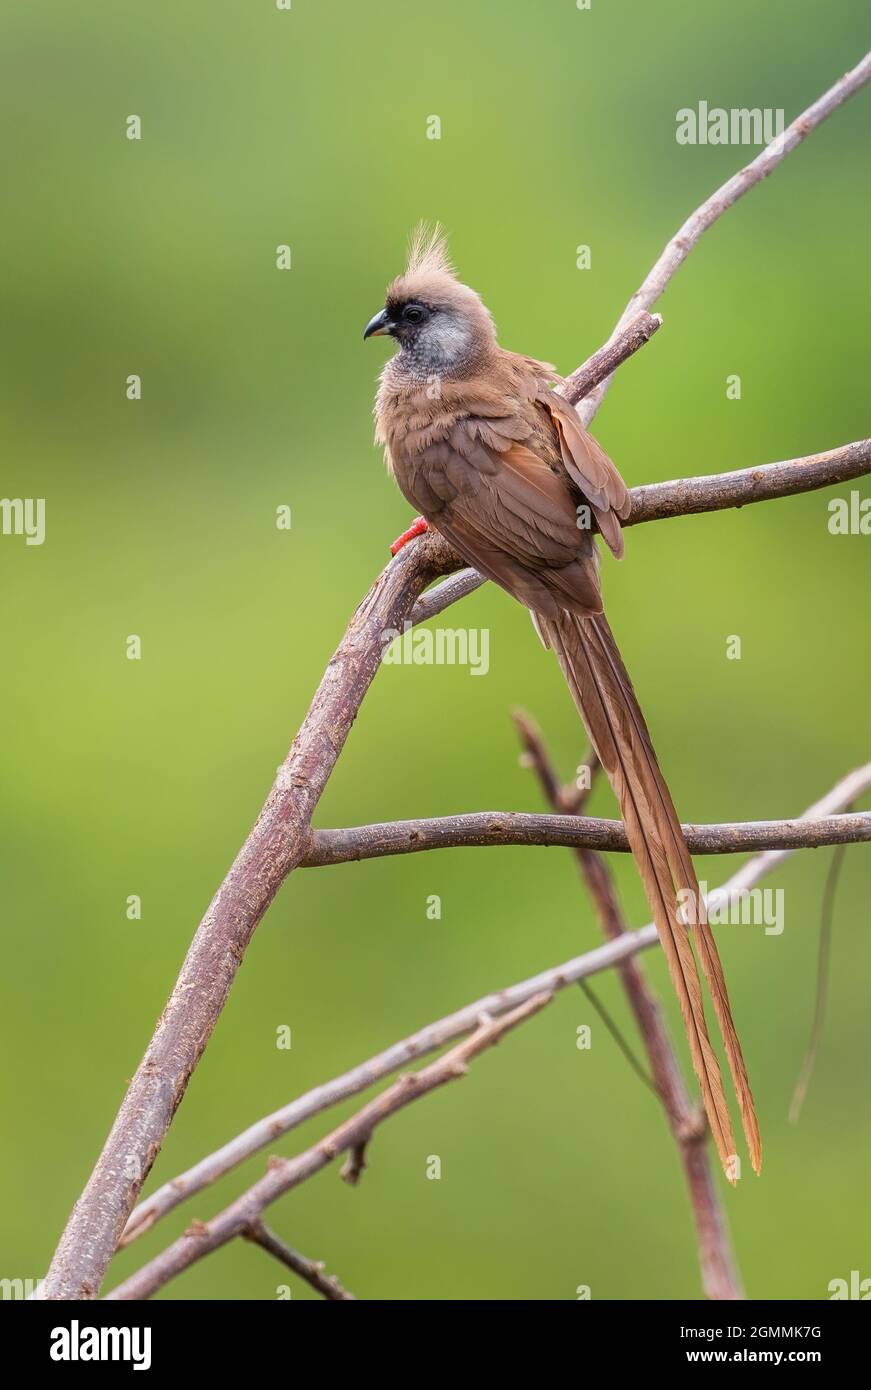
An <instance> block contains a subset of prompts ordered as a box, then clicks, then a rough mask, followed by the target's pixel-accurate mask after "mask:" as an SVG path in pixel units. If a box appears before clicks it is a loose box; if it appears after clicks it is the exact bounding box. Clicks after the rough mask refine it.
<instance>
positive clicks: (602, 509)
mask: <svg viewBox="0 0 871 1390" xmlns="http://www.w3.org/2000/svg"><path fill="white" fill-rule="evenodd" d="M537 400H538V402H539V403H540V404H541V405H542V406H543V407H544V408H545V410H547V411H548V413H549V415H550V417H551V420H552V421H553V425H554V429H555V430H556V433H557V435H558V438H559V447H560V457H561V459H562V463H563V467H564V468H565V470H566V472H567V473H568V475H569V477H570V478H571V480H572V482H573V483H574V484H575V486H576V487H577V488H578V489H579V490H580V491H581V492H582V493H583V495H584V497H585V498H586V499H587V501H588V502H589V504H590V507H591V509H592V512H593V515H594V516H595V518H596V521H597V522H598V524H599V530H600V531H601V532H602V535H603V537H604V539H605V541H606V542H607V544H608V546H609V548H610V549H611V550H612V551H613V553H614V555H616V557H617V559H618V560H619V559H621V558H622V556H623V532H622V531H621V529H620V522H621V521H625V519H626V517H627V516H628V515H629V511H630V508H631V506H632V501H631V498H630V496H629V489H628V488H627V486H626V484H625V483H624V481H623V479H622V478H621V476H620V474H619V473H618V471H617V469H616V467H615V465H614V464H613V463H612V462H611V460H610V459H609V457H608V455H607V454H606V453H605V450H604V449H603V448H602V446H601V444H599V443H598V441H597V440H595V439H594V438H593V436H592V435H591V434H588V433H587V431H586V430H585V429H584V426H583V424H582V422H581V420H580V418H579V416H578V414H577V411H576V410H575V409H574V407H573V406H572V405H570V404H569V402H568V401H567V400H564V399H563V397H562V396H560V395H558V394H557V393H556V391H545V392H542V393H541V394H540V395H539V396H538V397H537Z"/></svg>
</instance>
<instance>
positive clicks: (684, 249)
mask: <svg viewBox="0 0 871 1390" xmlns="http://www.w3.org/2000/svg"><path fill="white" fill-rule="evenodd" d="M869 78H871V53H866V54H865V57H864V58H863V59H862V61H861V62H860V63H857V65H856V67H854V68H852V69H851V71H850V72H845V73H844V75H843V77H841V78H840V79H839V80H838V81H837V82H836V83H835V84H834V86H832V87H830V88H829V90H828V91H827V92H824V93H823V95H822V96H821V97H819V98H818V99H817V101H815V102H814V103H813V105H812V106H809V107H808V108H807V110H806V111H803V112H802V113H801V115H800V116H796V118H795V120H794V121H792V122H791V123H790V124H789V125H788V126H787V127H786V129H785V130H784V131H783V133H782V134H781V135H779V136H778V137H777V139H776V140H772V142H771V144H770V145H767V146H766V147H765V149H764V150H762V151H761V153H760V154H758V155H757V156H756V158H755V159H754V160H752V161H751V162H750V163H749V164H748V165H746V166H745V168H743V169H739V170H738V173H737V174H733V175H732V177H731V178H730V179H727V180H726V182H725V183H724V184H722V185H721V187H720V188H718V189H717V190H716V192H715V193H712V194H711V196H710V197H709V198H706V199H705V201H704V202H703V203H701V204H700V205H699V207H697V208H696V210H695V212H693V213H691V214H690V216H689V217H688V218H687V219H686V221H685V222H684V224H683V226H682V227H680V228H679V229H678V230H677V232H675V234H674V236H673V237H672V239H671V241H669V243H668V244H667V246H666V247H665V250H664V251H663V253H662V255H661V256H660V257H659V260H658V261H657V262H656V264H655V265H654V267H653V269H652V270H651V271H650V273H649V274H648V275H647V277H646V279H645V280H644V282H643V283H642V284H641V285H640V286H639V287H638V289H637V290H636V291H635V293H634V294H633V296H632V298H631V299H630V300H629V303H628V304H627V305H626V308H625V309H624V310H623V313H622V314H621V315H620V319H619V321H618V323H617V327H616V329H615V330H614V332H615V334H616V333H618V332H619V331H620V330H621V329H622V328H624V327H625V326H626V324H627V323H629V322H630V321H631V320H632V319H633V318H634V317H635V315H636V314H637V313H638V310H639V309H651V308H652V307H653V305H654V304H655V303H656V301H657V300H658V299H659V297H660V295H661V294H662V293H663V291H664V290H665V288H666V286H667V285H668V284H669V282H670V281H671V279H672V277H673V276H674V274H675V272H676V271H678V270H679V269H680V267H681V266H682V265H683V263H684V261H685V260H686V258H687V256H688V255H689V253H690V251H692V249H693V247H694V246H695V244H696V242H697V241H698V240H699V238H700V237H701V235H702V233H703V232H706V231H707V230H708V228H709V227H712V226H713V224H714V223H715V222H716V221H717V220H718V218H720V217H722V216H723V213H724V212H727V211H728V209H729V208H730V207H733V206H734V204H735V203H737V202H738V199H739V198H743V197H744V194H745V193H749V191H750V189H751V188H754V187H755V186H756V184H758V183H761V182H762V180H763V179H765V178H767V177H768V175H769V174H770V173H771V172H772V170H774V169H776V168H777V166H778V164H780V163H781V161H782V160H784V159H785V158H786V156H787V155H788V154H790V153H791V152H792V151H793V150H794V149H795V148H796V146H797V145H800V144H801V142H802V141H803V140H806V139H807V137H808V136H809V135H810V133H811V131H812V130H816V128H817V126H819V125H821V124H822V122H823V121H824V120H825V119H826V117H827V116H831V114H832V112H833V111H836V110H837V109H838V107H839V106H841V105H842V104H843V103H844V102H845V101H846V100H847V99H848V97H851V96H853V95H854V94H855V93H856V92H858V91H860V89H861V88H862V87H864V85H865V83H866V82H867V81H868V80H869ZM612 379H613V378H611V377H608V378H606V380H605V381H603V382H602V384H601V385H600V386H597V387H596V389H595V390H594V391H593V392H591V394H590V395H589V396H587V398H586V400H585V401H584V403H583V405H582V406H581V415H582V417H583V419H584V421H585V423H586V424H589V423H590V421H591V420H592V418H593V416H594V415H595V414H596V411H597V410H598V409H599V406H600V405H601V404H602V401H603V400H604V398H605V393H606V391H607V390H608V388H609V386H610V385H611V381H612Z"/></svg>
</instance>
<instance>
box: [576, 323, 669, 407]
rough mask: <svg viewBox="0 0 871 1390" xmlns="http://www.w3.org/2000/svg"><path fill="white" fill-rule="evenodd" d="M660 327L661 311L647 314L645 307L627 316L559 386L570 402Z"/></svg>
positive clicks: (594, 383)
mask: <svg viewBox="0 0 871 1390" xmlns="http://www.w3.org/2000/svg"><path fill="white" fill-rule="evenodd" d="M661 327H662V315H661V314H648V312H647V310H646V309H642V310H641V312H640V313H638V314H635V315H633V316H632V317H631V318H629V319H627V321H626V323H625V324H624V325H623V327H622V328H621V329H620V330H619V332H618V331H615V332H614V333H613V334H612V336H611V338H610V340H609V341H608V342H607V343H606V344H605V346H604V347H600V348H599V350H598V352H594V353H593V355H592V357H590V358H588V359H587V361H586V362H584V364H583V365H582V366H580V367H576V368H575V370H574V371H573V372H572V374H571V375H570V376H567V377H566V378H565V380H564V381H563V383H562V385H561V386H560V387H559V388H558V390H559V392H560V394H561V395H562V396H565V398H566V400H567V401H571V403H572V405H577V403H578V401H579V400H581V398H582V397H584V396H588V395H589V394H590V392H591V391H592V390H593V389H594V388H595V387H596V386H598V385H599V384H600V383H601V382H604V381H605V380H606V379H607V378H608V377H610V376H613V375H614V373H615V372H616V370H617V368H618V367H620V366H622V364H623V363H624V362H625V361H626V359H627V358H628V357H631V356H632V355H633V353H636V352H637V351H638V349H639V348H640V347H644V344H645V343H649V342H650V339H651V338H652V337H653V335H654V333H656V332H657V331H658V330H659V329H660V328H661Z"/></svg>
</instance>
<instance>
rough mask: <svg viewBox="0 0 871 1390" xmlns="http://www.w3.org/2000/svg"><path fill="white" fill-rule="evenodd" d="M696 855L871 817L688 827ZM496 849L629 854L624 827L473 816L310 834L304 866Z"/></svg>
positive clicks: (840, 835)
mask: <svg viewBox="0 0 871 1390" xmlns="http://www.w3.org/2000/svg"><path fill="white" fill-rule="evenodd" d="M683 832H684V835H685V836H686V841H687V845H688V846H689V849H690V853H692V854H746V853H748V852H751V851H753V850H762V849H819V848H820V846H822V845H844V844H861V843H863V842H866V841H868V840H871V811H859V812H854V813H853V814H852V815H839V816H823V817H819V818H818V819H815V820H805V819H804V818H800V819H799V820H760V821H729V822H725V823H723V824H721V825H691V824H688V825H684V827H683ZM495 845H550V846H553V845H561V846H562V847H563V848H565V849H578V850H580V849H589V850H608V851H610V852H616V853H620V854H628V853H629V841H628V840H627V838H626V831H625V830H624V828H623V822H622V821H619V820H601V819H599V818H598V817H595V816H548V815H537V814H535V813H533V812H529V811H470V812H466V813H463V814H460V815H458V816H433V817H431V818H429V819H420V820H398V821H384V822H382V823H381V824H377V825H354V826H348V827H347V828H346V829H343V830H313V831H312V834H311V839H310V841H309V847H308V849H307V850H306V853H305V856H304V858H303V859H302V860H301V861H300V867H301V868H304V869H312V868H322V867H323V866H325V865H328V864H349V863H356V862H357V861H358V860H361V859H382V858H384V857H385V856H387V855H394V854H419V853H422V852H424V851H426V850H433V849H468V848H471V847H474V848H481V847H492V846H495Z"/></svg>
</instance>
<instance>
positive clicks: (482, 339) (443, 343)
mask: <svg viewBox="0 0 871 1390" xmlns="http://www.w3.org/2000/svg"><path fill="white" fill-rule="evenodd" d="M382 333H389V334H390V336H391V337H393V338H395V339H396V341H397V343H398V344H399V352H398V354H397V358H396V361H397V363H398V364H399V365H400V366H401V367H402V368H403V369H404V370H405V371H406V372H408V374H409V375H412V376H419V377H429V376H463V375H465V374H466V373H467V372H470V371H472V370H474V369H475V367H476V366H477V365H478V364H479V362H480V360H481V357H482V356H483V355H484V354H485V353H486V352H487V350H488V349H489V348H491V347H492V346H493V345H494V343H495V341H496V335H495V331H494V328H493V320H492V319H491V318H490V315H489V313H488V311H487V310H486V309H485V307H484V305H483V304H482V303H481V300H480V298H479V297H478V295H477V294H476V293H475V291H474V290H471V289H469V287H468V285H463V284H461V283H460V281H459V280H458V279H457V277H456V275H455V273H454V269H453V266H452V265H451V263H450V260H449V259H448V253H447V247H446V245H445V239H444V235H443V233H442V231H441V228H440V227H438V226H436V227H434V228H432V229H429V228H427V227H426V226H424V225H423V224H421V225H420V226H419V227H418V228H417V229H416V231H415V233H414V235H413V237H412V241H411V248H410V251H409V256H408V265H407V267H406V269H405V271H404V272H403V274H402V275H400V276H398V277H397V279H395V280H394V281H393V282H392V283H391V284H390V285H389V286H388V288H387V297H386V300H385V304H384V308H383V309H381V310H380V311H379V312H378V313H377V314H376V315H375V317H374V318H372V319H370V321H369V323H367V325H366V328H365V330H364V332H363V337H364V339H366V338H373V337H377V336H378V335H380V334H382Z"/></svg>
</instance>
